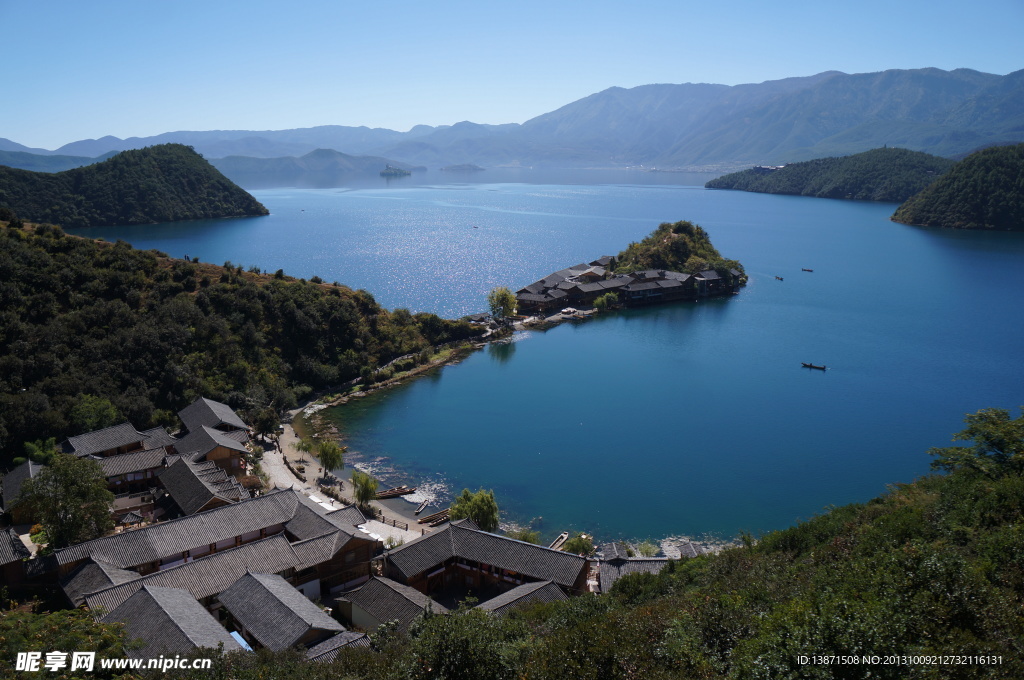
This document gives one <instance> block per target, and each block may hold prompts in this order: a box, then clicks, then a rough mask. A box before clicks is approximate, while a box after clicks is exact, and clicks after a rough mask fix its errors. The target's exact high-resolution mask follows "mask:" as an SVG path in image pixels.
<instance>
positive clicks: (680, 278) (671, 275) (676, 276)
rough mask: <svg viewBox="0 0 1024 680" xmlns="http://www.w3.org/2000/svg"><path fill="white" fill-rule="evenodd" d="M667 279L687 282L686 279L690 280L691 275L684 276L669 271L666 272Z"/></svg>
mask: <svg viewBox="0 0 1024 680" xmlns="http://www.w3.org/2000/svg"><path fill="white" fill-rule="evenodd" d="M665 278H666V279H675V280H676V281H685V280H686V279H688V278H690V275H689V274H684V273H683V272H671V271H667V272H665Z"/></svg>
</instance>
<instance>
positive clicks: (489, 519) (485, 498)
mask: <svg viewBox="0 0 1024 680" xmlns="http://www.w3.org/2000/svg"><path fill="white" fill-rule="evenodd" d="M449 516H450V517H451V518H452V519H453V520H456V519H463V518H469V519H471V520H473V522H474V523H475V524H476V525H477V526H478V527H480V528H481V529H483V530H484V531H494V530H496V529H497V528H498V502H497V501H496V500H494V492H493V491H484V490H483V489H480V490H479V491H477V492H476V493H471V492H470V490H469V489H463V490H462V493H461V494H460V495H459V496H457V497H456V498H455V500H454V501H453V502H452V505H451V508H449Z"/></svg>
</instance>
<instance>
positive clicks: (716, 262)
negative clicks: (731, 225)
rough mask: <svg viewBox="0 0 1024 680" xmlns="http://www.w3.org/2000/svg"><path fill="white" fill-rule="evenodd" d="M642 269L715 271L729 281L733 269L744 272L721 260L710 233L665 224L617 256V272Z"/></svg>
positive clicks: (680, 224) (737, 265)
mask: <svg viewBox="0 0 1024 680" xmlns="http://www.w3.org/2000/svg"><path fill="white" fill-rule="evenodd" d="M642 269H668V270H670V271H676V272H686V273H688V274H696V273H697V272H702V271H706V270H708V269H714V270H716V271H718V272H719V274H722V275H723V276H725V277H726V278H727V279H728V280H729V281H731V279H732V275H731V274H730V273H729V270H730V269H736V270H739V271H740V272H742V271H743V265H741V264H740V263H739V262H737V261H736V260H727V259H725V258H723V257H722V255H721V253H719V252H718V249H717V248H715V246H714V245H712V243H711V239H710V238H709V237H708V233H707V232H706V231H704V229H703V228H702V227H700V226H698V225H696V224H694V223H693V222H689V221H685V220H684V221H682V222H674V223H669V222H665V223H662V224H661V225H659V226H658V228H657V229H655V230H654V231H653V232H652V233H651V235H650V236H648V237H647V238H645V239H644V240H643V241H640V242H639V243H630V244H629V246H628V247H627V248H626V249H625V250H623V251H622V252H621V253H619V254H618V255H617V256H616V257H615V271H616V272H619V273H628V272H633V271H638V270H642Z"/></svg>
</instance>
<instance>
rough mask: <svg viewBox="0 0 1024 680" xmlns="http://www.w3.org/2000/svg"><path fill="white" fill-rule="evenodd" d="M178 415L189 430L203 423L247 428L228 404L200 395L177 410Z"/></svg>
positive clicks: (195, 428)
mask: <svg viewBox="0 0 1024 680" xmlns="http://www.w3.org/2000/svg"><path fill="white" fill-rule="evenodd" d="M178 417H179V418H181V422H183V423H185V427H186V428H188V431H189V432H193V431H195V430H198V429H199V428H200V427H202V426H203V425H206V426H207V427H217V426H218V425H227V426H228V427H231V428H236V429H239V430H247V429H249V426H248V425H246V424H245V423H244V422H242V419H241V418H239V417H238V414H236V413H235V412H234V411H233V410H232V408H231V407H230V406H228V405H227V404H222V403H220V402H219V401H213V400H212V399H206V398H205V397H200V398H198V399H196V400H195V401H193V402H192V403H191V404H189V405H188V406H186V407H185V408H183V409H181V410H180V411H178Z"/></svg>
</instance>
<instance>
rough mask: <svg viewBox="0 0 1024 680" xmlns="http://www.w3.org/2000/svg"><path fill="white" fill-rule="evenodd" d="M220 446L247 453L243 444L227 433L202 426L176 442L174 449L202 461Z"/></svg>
mask: <svg viewBox="0 0 1024 680" xmlns="http://www.w3.org/2000/svg"><path fill="white" fill-rule="evenodd" d="M218 446H223V447H225V448H228V449H231V450H232V451H239V452H241V453H245V452H246V450H247V449H246V448H245V445H244V444H242V442H240V441H238V440H237V439H235V438H233V437H230V436H228V433H227V432H221V431H220V430H215V429H213V428H212V427H207V426H206V425H200V426H199V427H198V428H197V429H196V430H191V431H189V433H188V434H187V435H185V436H184V437H182V438H181V439H179V440H177V441H176V442H174V448H175V450H176V451H177V452H178V453H180V454H182V455H189V456H190V457H191V458H192V459H193V460H202V459H203V458H204V457H205V456H206V454H208V453H209V452H210V451H213V450H214V449H215V448H217V447H218ZM192 454H195V455H192Z"/></svg>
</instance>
